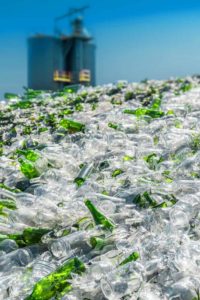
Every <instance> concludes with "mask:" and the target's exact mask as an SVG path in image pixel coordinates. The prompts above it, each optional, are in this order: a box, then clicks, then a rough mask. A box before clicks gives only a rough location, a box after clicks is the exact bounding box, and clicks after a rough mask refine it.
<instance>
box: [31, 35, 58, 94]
mask: <svg viewBox="0 0 200 300" xmlns="http://www.w3.org/2000/svg"><path fill="white" fill-rule="evenodd" d="M62 67H63V55H62V43H61V40H60V39H58V38H57V37H51V36H39V35H37V36H33V37H30V38H29V39H28V87H29V88H32V89H43V90H56V89H58V88H59V84H58V82H55V81H54V71H55V70H62Z"/></svg>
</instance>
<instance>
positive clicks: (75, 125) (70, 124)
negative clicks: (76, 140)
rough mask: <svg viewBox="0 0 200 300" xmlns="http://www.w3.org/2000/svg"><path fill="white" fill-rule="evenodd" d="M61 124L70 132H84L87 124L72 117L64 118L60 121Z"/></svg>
mask: <svg viewBox="0 0 200 300" xmlns="http://www.w3.org/2000/svg"><path fill="white" fill-rule="evenodd" d="M59 124H60V126H61V127H63V128H65V129H66V130H67V131H68V133H76V132H84V130H85V125H84V124H82V123H79V122H75V121H73V120H70V119H63V120H61V121H60V123H59Z"/></svg>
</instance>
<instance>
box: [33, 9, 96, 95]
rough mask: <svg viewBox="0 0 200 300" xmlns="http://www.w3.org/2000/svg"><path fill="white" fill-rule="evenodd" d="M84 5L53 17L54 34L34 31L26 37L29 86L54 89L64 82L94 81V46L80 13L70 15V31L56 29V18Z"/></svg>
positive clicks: (58, 19)
mask: <svg viewBox="0 0 200 300" xmlns="http://www.w3.org/2000/svg"><path fill="white" fill-rule="evenodd" d="M86 8H88V7H83V8H80V9H71V10H70V11H69V13H67V14H65V15H63V16H61V17H58V18H56V19H55V31H56V34H55V35H54V36H47V35H41V34H37V35H34V36H32V37H30V38H28V87H29V88H32V89H43V90H54V91H55V90H58V89H61V88H63V87H64V86H66V85H73V84H84V85H95V50H96V47H95V45H94V44H93V42H92V40H93V38H92V37H91V36H90V35H89V34H88V33H87V31H86V29H85V28H84V25H83V17H82V16H78V17H76V18H75V19H73V21H72V28H73V30H72V33H71V34H70V35H68V36H67V35H63V34H58V33H57V32H58V29H57V22H58V21H60V20H62V19H64V18H66V17H69V16H71V15H74V14H75V13H80V12H83V11H84V10H85V9H86Z"/></svg>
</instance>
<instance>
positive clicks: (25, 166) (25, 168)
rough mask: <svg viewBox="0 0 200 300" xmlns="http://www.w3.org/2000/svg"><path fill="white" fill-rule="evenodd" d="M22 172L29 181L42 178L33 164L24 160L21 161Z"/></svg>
mask: <svg viewBox="0 0 200 300" xmlns="http://www.w3.org/2000/svg"><path fill="white" fill-rule="evenodd" d="M19 163H20V170H21V172H22V173H23V174H24V175H25V176H26V177H27V178H29V179H32V178H36V177H39V176H40V173H39V172H38V170H37V169H36V168H35V165H34V164H33V163H32V162H29V161H25V160H23V159H22V158H20V159H19Z"/></svg>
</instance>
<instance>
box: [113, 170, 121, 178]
mask: <svg viewBox="0 0 200 300" xmlns="http://www.w3.org/2000/svg"><path fill="white" fill-rule="evenodd" d="M122 173H124V171H123V170H122V169H116V170H114V171H113V172H112V177H117V176H119V175H120V174H122Z"/></svg>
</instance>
